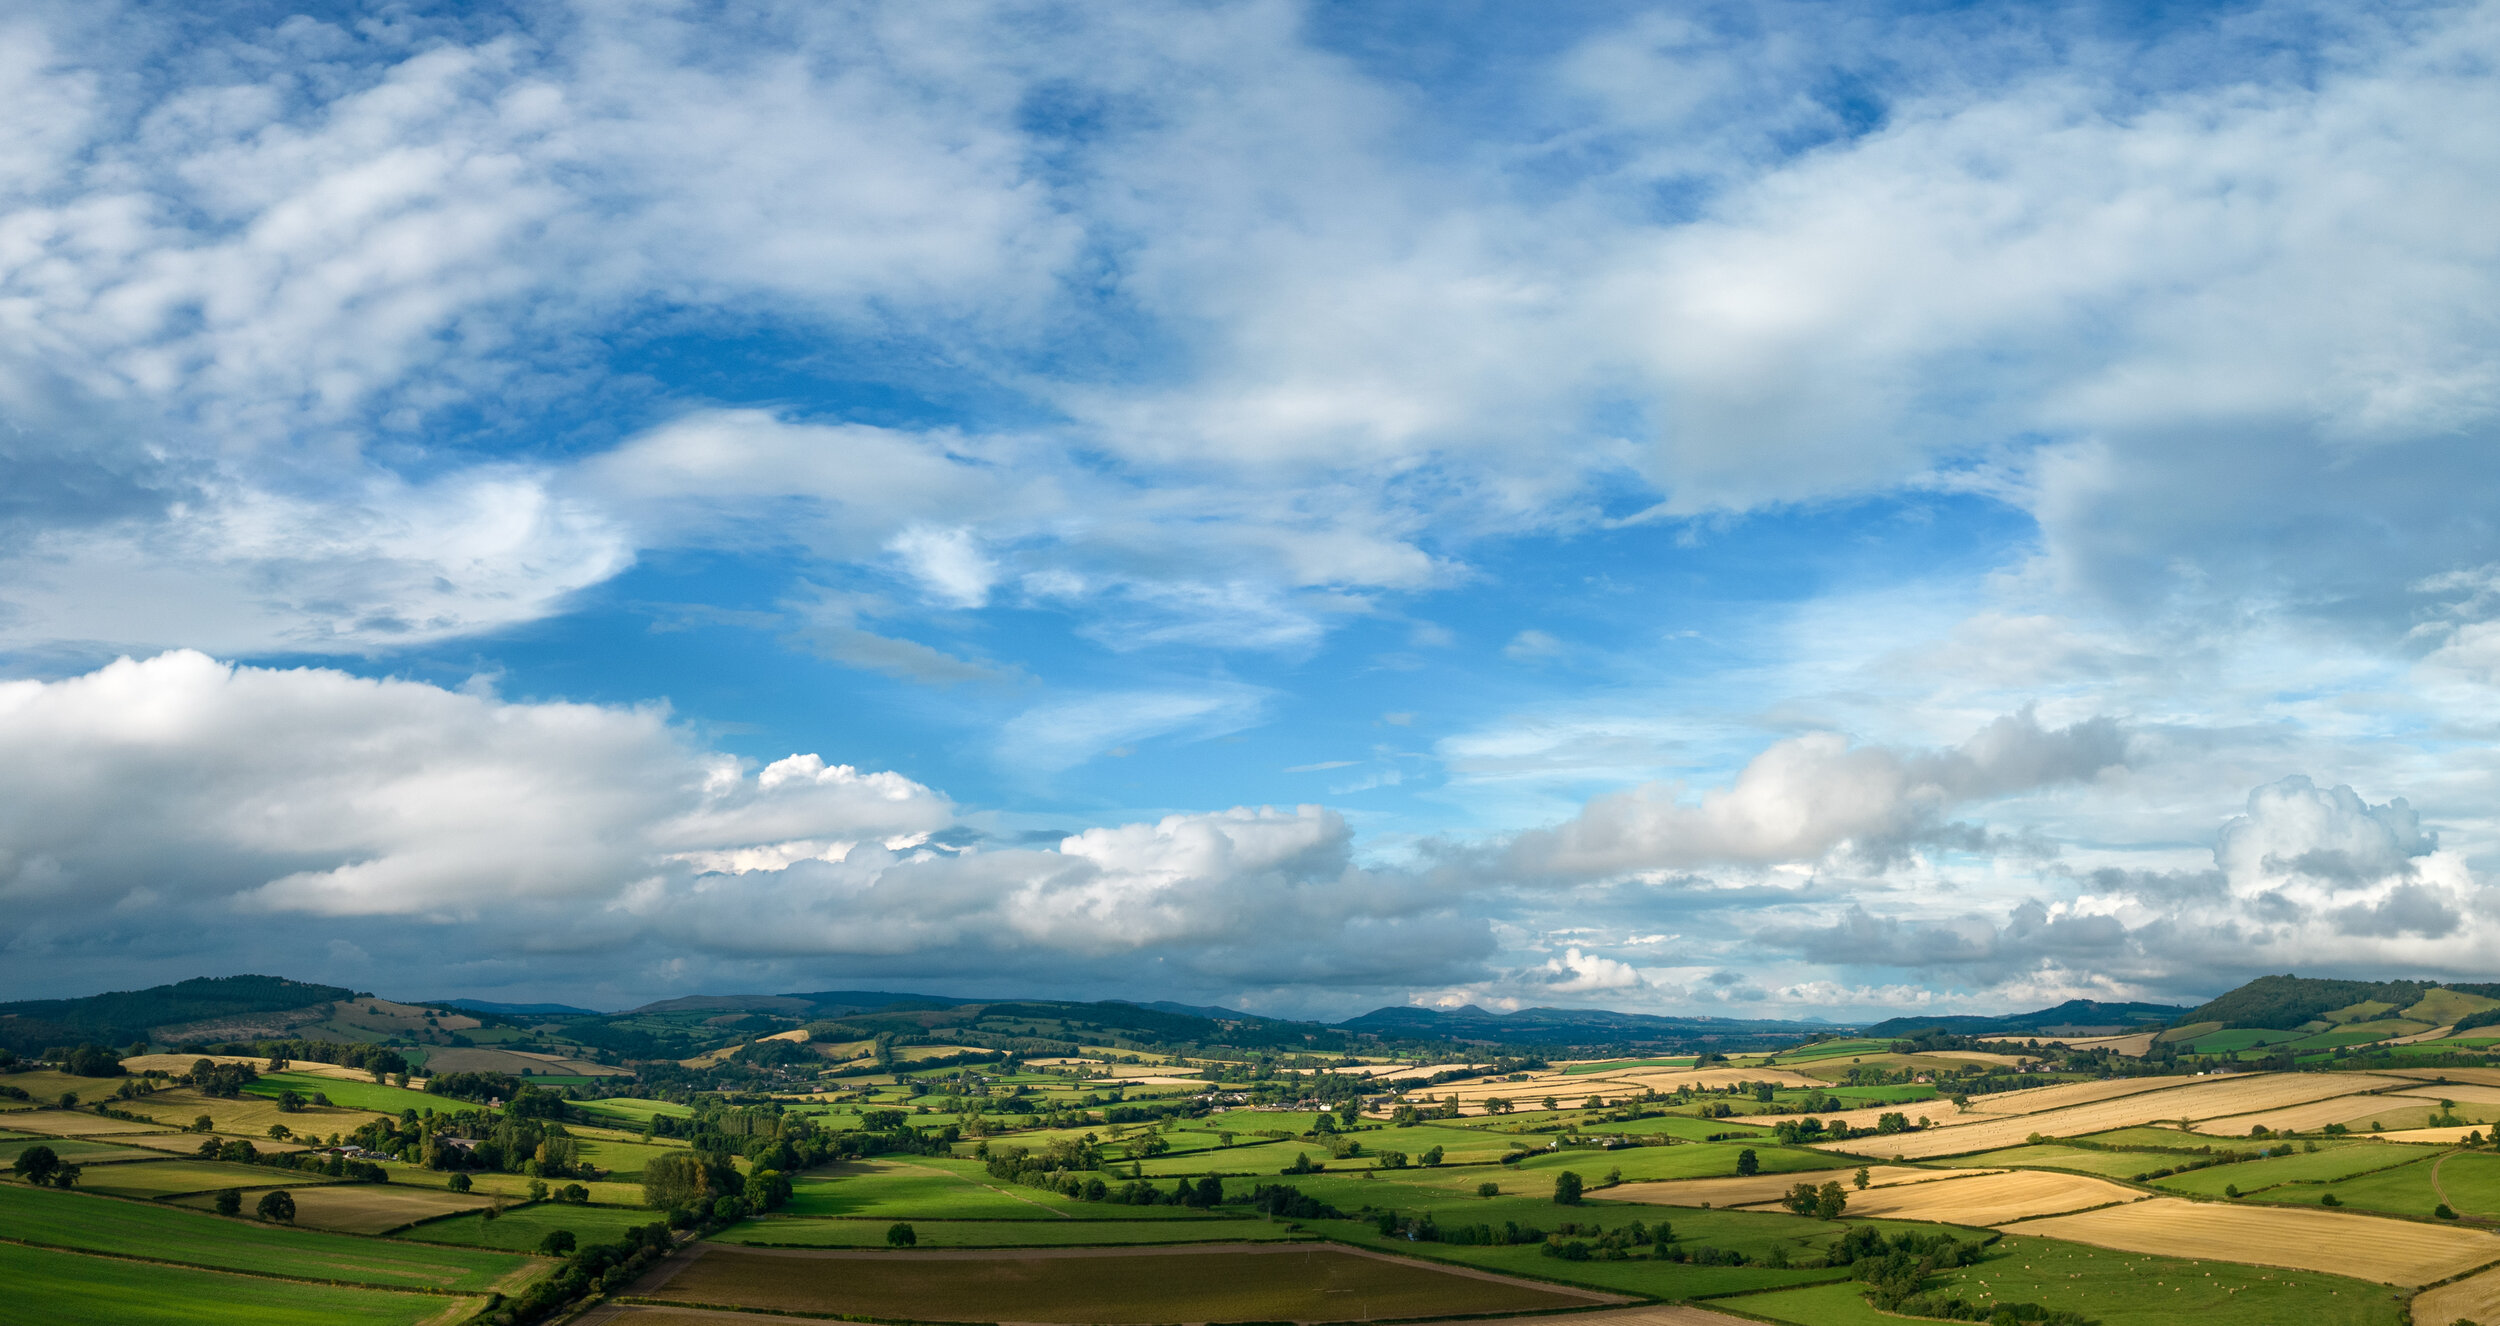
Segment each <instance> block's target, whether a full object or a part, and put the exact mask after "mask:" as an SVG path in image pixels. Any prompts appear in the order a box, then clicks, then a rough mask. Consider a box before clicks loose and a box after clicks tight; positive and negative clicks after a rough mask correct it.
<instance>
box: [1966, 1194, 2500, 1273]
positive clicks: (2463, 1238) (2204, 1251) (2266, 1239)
mask: <svg viewBox="0 0 2500 1326" xmlns="http://www.w3.org/2000/svg"><path fill="white" fill-rule="evenodd" d="M2008 1232H2018V1233H2023V1234H2035V1235H2039V1236H2042V1237H2045V1238H2057V1239H2067V1240H2071V1241H2073V1242H2076V1243H2091V1244H2097V1245H2098V1246H2101V1247H2104V1248H2116V1249H2118V1250H2120V1251H2122V1252H2150V1253H2160V1254H2163V1255H2170V1256H2187V1257H2195V1258H2199V1259H2209V1260H2214V1261H2234V1262H2245V1263H2249V1264H2252V1265H2257V1266H2281V1267H2286V1268H2289V1269H2292V1270H2299V1271H2315V1272H2319V1273H2322V1274H2326V1275H2341V1276H2349V1277H2352V1278H2354V1279H2360V1280H2373V1281H2377V1282H2379V1283H2382V1284H2392V1285H2402V1286H2412V1285H2421V1284H2428V1283H2430V1282H2431V1281H2434V1280H2444V1279H2446V1278H2448V1277H2449V1276H2452V1275H2456V1274H2458V1273H2460V1272H2463V1271H2469V1270H2472V1269H2474V1268H2475V1267H2478V1266H2482V1265H2484V1264H2486V1263H2488V1262H2493V1261H2500V1236H2495V1235H2492V1234H2488V1233H2485V1232H2483V1231H2481V1230H2478V1229H2460V1228H2457V1227H2455V1226H2452V1225H2431V1224H2424V1223H2421V1222H2417V1221H2410V1220H2381V1219H2378V1218H2375V1217H2372V1216H2365V1215H2346V1214H2342V1213H2340V1212H2335V1211H2320V1210H2312V1209H2306V1208H2300V1207H2287V1206H2249V1205H2239V1204H2234V1203H2224V1202H2191V1201H2187V1200H2184V1199H2181V1198H2176V1197H2156V1198H2154V1199H2152V1200H2151V1201H2145V1202H2135V1203H2131V1204H2129V1205H2126V1206H2113V1207H2107V1208H2105V1209H2102V1210H2098V1211H2083V1212H2079V1213H2077V1214H2074V1215H2061V1216H2049V1217H2047V1218H2045V1219H2041V1220H2035V1221H2028V1222H2025V1223H2024V1224H2022V1225H2021V1226H2018V1227H2017V1228H2016V1229H2015V1230H2011V1231H2008Z"/></svg>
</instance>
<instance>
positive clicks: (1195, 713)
mask: <svg viewBox="0 0 2500 1326" xmlns="http://www.w3.org/2000/svg"><path fill="white" fill-rule="evenodd" d="M1267 700H1268V693H1267V692H1266V691H1264V690H1261V689H1259V688H1257V687H1254V686H1243V685H1240V684H1237V683H1228V684H1221V685H1215V686H1209V687H1205V688H1200V689H1192V690H1161V691H1120V692H1114V693H1111V694H1105V695H1090V696H1080V697H1076V698H1071V699H1065V700H1054V701H1051V702H1049V703H1047V704H1042V705H1037V706H1035V707H1033V708H1031V709H1027V710H1025V711H1024V712H1023V713H1021V714H1018V715H1016V716H1015V717H1014V718H1011V719H1009V720H1007V723H1006V725H1005V727H1004V728H1003V729H1002V730H1001V732H1000V735H999V758H1000V759H1001V760H1003V761H1005V762H1006V763H1007V764H1008V765H1010V766H1011V767H1016V768H1024V769H1032V770H1040V771H1049V770H1057V769H1065V768H1067V767H1068V766H1070V765H1073V764H1078V763H1082V762H1083V761H1086V760H1090V759H1092V758H1094V757H1095V756H1097V755H1101V754H1103V753H1105V752H1106V751H1109V750H1110V749H1111V748H1112V747H1114V746H1124V745H1128V744H1130V743H1133V742H1139V741H1146V740H1150V739H1153V738H1156V737H1162V736H1167V735H1171V734H1175V733H1178V734H1183V735H1184V736H1186V737H1187V738H1189V739H1194V740H1203V739H1205V738H1207V737H1220V736H1223V735H1225V734H1226V733H1230V732H1238V731H1240V730H1241V729H1243V728H1246V727H1249V726H1251V725H1252V724H1255V723H1257V722H1258V721H1260V719H1261V717H1262V716H1263V715H1264V713H1265V711H1266V706H1267Z"/></svg>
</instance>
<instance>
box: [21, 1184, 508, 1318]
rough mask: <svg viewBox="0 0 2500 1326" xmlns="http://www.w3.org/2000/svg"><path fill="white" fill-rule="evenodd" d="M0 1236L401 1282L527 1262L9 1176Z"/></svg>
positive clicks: (487, 1273)
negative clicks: (27, 1183) (55, 1187)
mask: <svg viewBox="0 0 2500 1326" xmlns="http://www.w3.org/2000/svg"><path fill="white" fill-rule="evenodd" d="M0 1237H5V1238H8V1239H12V1240H16V1241H18V1242H23V1243H39V1244H43V1245H45V1246H47V1247H54V1248H69V1249H75V1250H79V1251H86V1252H106V1253H119V1254H122V1255H124V1256H131V1257H147V1258H151V1259H154V1260H157V1261H170V1262H183V1263H185V1264H188V1265H192V1266H205V1267H211V1268H217V1269H224V1270H233V1271H257V1272H261V1273H263V1274H268V1275H288V1276H299V1277H302V1278H304V1279H308V1280H353V1281H356V1282H358V1283H361V1284H369V1285H382V1286H392V1287H398V1288H407V1289H436V1290H479V1291H483V1290H486V1289H488V1288H490V1287H493V1286H495V1285H497V1284H498V1283H499V1282H501V1281H503V1280H504V1279H505V1278H506V1277H509V1276H511V1275H512V1274H513V1273H514V1272H516V1271H522V1270H525V1269H528V1268H529V1267H530V1266H531V1265H532V1263H531V1262H529V1261H528V1260H526V1259H523V1258H519V1257H506V1256H498V1255H495V1254H492V1253H475V1252H466V1251H455V1250H452V1249H434V1248H422V1247H411V1246H409V1245H407V1244H403V1243H396V1242H386V1241H383V1240H378V1239H362V1238H352V1237H349V1236H346V1235H342V1234H320V1233H314V1232H311V1231H309V1230H300V1229H286V1228H282V1227H279V1226H274V1225H264V1224H259V1223H256V1222H253V1221H248V1220H229V1219H225V1218H222V1217H219V1216H211V1215H203V1214H198V1213H194V1212H191V1211H185V1210H182V1209H180V1208H177V1207H168V1206H159V1205H155V1204H152V1203H140V1202H125V1201H115V1200H113V1199H112V1198H109V1197H94V1196H81V1195H80V1194H78V1193H74V1192H71V1193H61V1192H49V1191H44V1190H40V1189H34V1188H25V1187H17V1186H10V1187H0ZM533 1246H535V1245H533ZM4 1316H5V1311H4V1310H0V1317H4Z"/></svg>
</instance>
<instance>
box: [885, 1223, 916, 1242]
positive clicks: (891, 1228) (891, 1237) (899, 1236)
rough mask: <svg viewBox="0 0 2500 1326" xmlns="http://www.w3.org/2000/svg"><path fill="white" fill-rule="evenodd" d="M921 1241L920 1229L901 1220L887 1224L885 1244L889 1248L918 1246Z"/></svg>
mask: <svg viewBox="0 0 2500 1326" xmlns="http://www.w3.org/2000/svg"><path fill="white" fill-rule="evenodd" d="M919 1242H920V1233H919V1231H917V1230H915V1229H913V1228H912V1227H911V1226H909V1225H906V1224H904V1223H902V1222H901V1221H899V1220H898V1221H896V1222H895V1223H893V1224H891V1225H888V1226H886V1231H885V1244H886V1246H887V1247H889V1248H909V1247H913V1246H916V1245H917V1244H918V1243H919Z"/></svg>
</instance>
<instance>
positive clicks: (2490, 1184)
mask: <svg viewBox="0 0 2500 1326" xmlns="http://www.w3.org/2000/svg"><path fill="white" fill-rule="evenodd" d="M2411 1149H2414V1150H2426V1149H2428V1148H2411ZM2433 1166H2437V1167H2438V1174H2439V1187H2440V1188H2444V1189H2445V1190H2446V1191H2447V1194H2448V1204H2449V1205H2450V1206H2452V1207H2453V1208H2455V1210H2456V1211H2457V1213H2458V1214H2460V1215H2467V1216H2478V1217H2481V1218H2484V1219H2500V1156H2496V1155H2492V1154H2491V1153H2489V1152H2473V1151H2460V1152H2456V1153H2453V1154H2451V1155H2449V1156H2448V1157H2447V1159H2446V1161H2445V1162H2442V1161H2440V1160H2436V1159H2431V1160H2417V1161H2414V1162H2413V1163H2412V1164H2410V1165H2402V1166H2398V1167H2396V1168H2394V1169H2385V1170H2380V1171H2377V1172H2376V1173H2371V1174H2363V1175H2359V1176H2357V1177H2354V1178H2350V1179H2346V1180H2344V1181H2342V1182H2340V1183H2324V1184H2304V1185H2301V1186H2299V1187H2283V1188H2270V1189H2267V1190H2266V1191H2264V1192H2261V1193H2256V1194H2253V1195H2252V1197H2251V1200H2253V1201H2260V1202H2289V1203H2297V1204H2299V1205H2302V1206H2314V1205H2317V1203H2318V1199H2319V1198H2320V1197H2322V1196H2324V1195H2325V1194H2327V1193H2330V1192H2331V1193H2333V1194H2335V1195H2336V1196H2337V1197H2338V1198H2340V1199H2342V1201H2343V1203H2344V1205H2345V1207H2347V1208H2348V1209H2351V1210H2356V1211H2384V1212H2387V1213H2389V1214H2391V1215H2409V1216H2427V1215H2430V1214H2431V1213H2432V1212H2433V1211H2434V1210H2435V1209H2436V1208H2437V1207H2438V1206H2439V1194H2438V1192H2437V1191H2435V1190H2434V1189H2433V1187H2432V1184H2431V1172H2432V1167H2433ZM2243 1186H2244V1185H2243Z"/></svg>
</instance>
